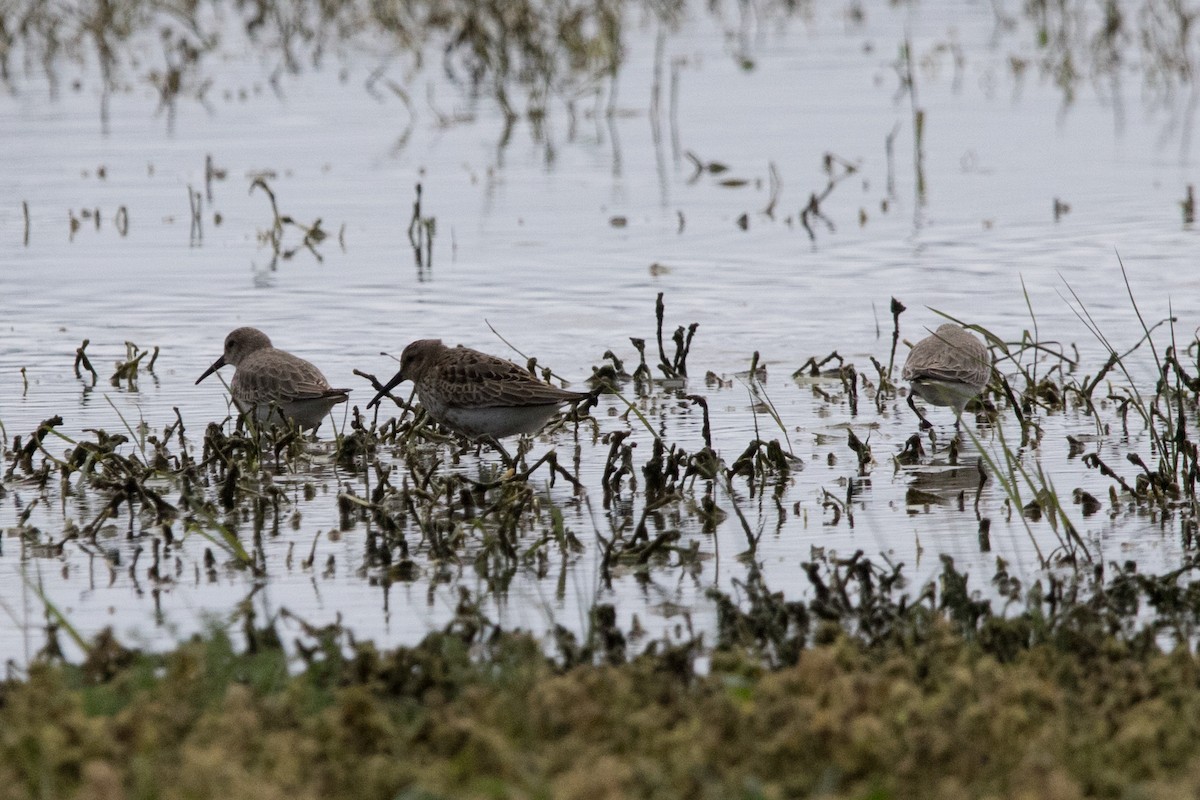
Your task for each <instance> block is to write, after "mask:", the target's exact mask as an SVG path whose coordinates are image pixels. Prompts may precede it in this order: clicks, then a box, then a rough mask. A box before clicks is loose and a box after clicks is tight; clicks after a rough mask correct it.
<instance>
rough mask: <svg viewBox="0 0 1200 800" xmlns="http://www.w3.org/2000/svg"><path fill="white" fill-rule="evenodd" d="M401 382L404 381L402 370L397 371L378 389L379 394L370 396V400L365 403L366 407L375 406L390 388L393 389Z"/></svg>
mask: <svg viewBox="0 0 1200 800" xmlns="http://www.w3.org/2000/svg"><path fill="white" fill-rule="evenodd" d="M402 383H404V370H400V371H399V372H397V373H396V374H395V375H393V376H392V379H391V380H390V381H388V382H387V383H385V384H384V385H383V388H382V389H380V390H379V394H377V395H375V396H374V397H372V398H371V402H369V403H367V408H374V407H375V406H377V405H379V401H380V400H382V399H383V398H384V397H385V396H387V395H388V393H389V392H391V391H392V389H395V388H396V387H397V386H399V385H400V384H402Z"/></svg>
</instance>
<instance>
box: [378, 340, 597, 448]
mask: <svg viewBox="0 0 1200 800" xmlns="http://www.w3.org/2000/svg"><path fill="white" fill-rule="evenodd" d="M404 381H412V382H413V384H414V385H415V386H416V390H417V397H419V398H420V400H421V405H422V406H424V407H425V410H426V411H428V412H429V416H431V417H433V418H434V419H435V420H437V421H438V422H440V423H442V424H443V425H445V426H446V427H448V428H452V429H453V430H456V431H458V432H459V433H461V434H463V435H464V436H466V437H468V438H471V439H493V440H494V439H502V438H504V437H505V436H512V435H513V434H517V433H537V432H538V431H539V430H541V428H542V426H543V425H545V424H546V423H547V422H548V421H549V420H550V418H551V417H553V416H554V415H555V413H557V412H558V409H559V407H560V406H562V405H563V404H564V403H571V402H575V401H577V400H582V399H584V398H585V397H588V396H589V395H588V394H587V393H585V392H571V391H568V390H566V389H560V388H558V387H557V386H551V385H550V384H548V383H543V382H542V381H539V380H538V379H537V378H535V377H533V376H532V375H530V374H529V371H528V370H526V369H523V368H522V367H519V366H517V365H516V364H514V363H512V362H511V361H505V360H504V359H502V358H497V357H495V356H489V355H488V354H487V353H481V352H479V351H478V350H472V349H470V348H469V347H461V346H460V347H446V346H445V345H444V344H442V342H441V340H439V339H421V340H419V341H416V342H413V343H412V344H410V345H409V346H408V347H406V348H404V353H403V354H401V356H400V371H399V372H397V373H396V374H395V376H394V377H393V378H392V379H391V380H390V381H388V382H387V385H385V386H384V387H383V389H382V391H380V392H379V394H377V395H375V397H374V399H372V400H371V402H370V403H367V408H370V407H371V406H373V405H375V404H377V403H378V402H379V400H380V398H382V397H383V396H384V395H385V394H387V393H388V392H389V391H391V390H392V389H393V388H394V387H395V386H397V385H399V384H401V383H403V382H404Z"/></svg>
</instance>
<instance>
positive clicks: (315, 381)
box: [196, 328, 350, 429]
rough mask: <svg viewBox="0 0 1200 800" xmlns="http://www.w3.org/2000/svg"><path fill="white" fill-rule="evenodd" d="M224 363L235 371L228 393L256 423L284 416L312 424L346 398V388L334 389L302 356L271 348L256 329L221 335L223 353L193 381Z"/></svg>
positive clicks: (319, 420)
mask: <svg viewBox="0 0 1200 800" xmlns="http://www.w3.org/2000/svg"><path fill="white" fill-rule="evenodd" d="M226 364H232V365H233V366H234V367H236V368H237V369H236V370H235V371H234V373H233V380H232V381H230V384H229V391H230V393H231V394H232V395H233V402H234V404H235V405H237V407H238V411H241V412H242V413H243V414H249V413H251V412H253V413H254V415H255V418H256V419H257V420H258V421H259V422H268V423H270V424H276V423H278V422H280V421H281V416H280V415H281V414H282V417H286V418H287V419H290V420H292V421H294V422H295V423H296V424H297V425H298V426H300V427H301V428H314V429H315V428H317V427H319V426H320V424H321V422H322V421H323V420H324V419H325V415H326V414H328V413H329V410H330V409H331V408H333V407H334V406H336V405H337V404H338V403H344V402H346V399H347V396H348V394H349V392H350V390H349V389H334V388H331V387H330V386H329V381H327V380H325V376H324V375H322V374H321V371H320V370H319V369H317V368H316V367H314V366H313V365H312V364H310V363H309V362H307V361H305V360H304V359H303V358H300V357H298V356H294V355H292V354H291V353H289V352H287V351H286V350H279V349H277V348H275V347H272V346H271V340H270V339H269V338H267V335H266V334H265V333H263V332H262V331H260V330H258V329H257V328H238V329H237V330H235V331H233V332H232V333H230V334H229V335H228V336H226V337H225V352H224V353H223V354H222V355H221V357H220V358H218V359H217V360H216V361H214V362H213V363H212V366H211V367H209V368H208V369H206V370H205V371H204V374H203V375H201V376H200V377H199V378H197V379H196V383H200V381H202V380H204V379H205V378H207V377H208V376H209V375H211V374H213V373H214V372H216V371H217V370H219V369H220V368H221V367H223V366H225V365H226Z"/></svg>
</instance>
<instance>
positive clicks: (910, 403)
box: [908, 392, 933, 431]
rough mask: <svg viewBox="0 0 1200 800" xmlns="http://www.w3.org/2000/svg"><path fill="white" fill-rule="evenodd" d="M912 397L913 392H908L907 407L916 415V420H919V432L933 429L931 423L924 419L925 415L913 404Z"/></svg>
mask: <svg viewBox="0 0 1200 800" xmlns="http://www.w3.org/2000/svg"><path fill="white" fill-rule="evenodd" d="M913 395H914V393H913V392H909V395H908V407H909V408H911V409H912V410H913V413H914V414H916V415H917V419H919V420H921V430H923V431H927V430H929V429H930V428H932V427H933V423H932V422H930V421H929V420H927V419H925V415H924V414H922V413H921V410H920V409H919V408H917V404H916V403H915V402H913Z"/></svg>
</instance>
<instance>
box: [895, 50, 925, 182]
mask: <svg viewBox="0 0 1200 800" xmlns="http://www.w3.org/2000/svg"><path fill="white" fill-rule="evenodd" d="M901 55H902V56H903V63H904V77H903V80H904V84H905V88H907V89H908V100H909V105H910V106H911V108H912V120H913V166H914V168H915V169H916V172H917V205H919V206H923V205H925V111H924V109H922V108H921V107H920V103H919V101H918V99H917V78H916V75H915V74H914V72H913V57H912V40H911V39H908V38H907V37H906V38H905V39H904V44H903V45H902V47H901Z"/></svg>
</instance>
